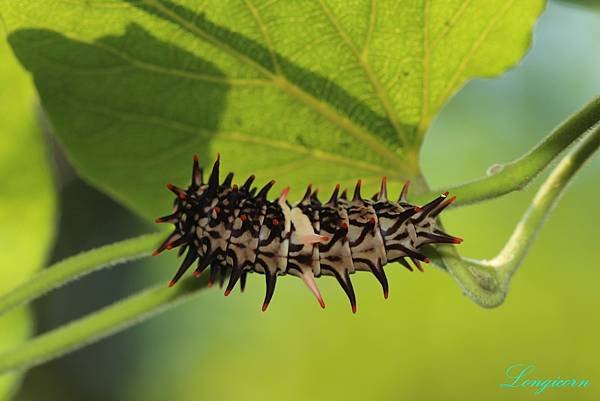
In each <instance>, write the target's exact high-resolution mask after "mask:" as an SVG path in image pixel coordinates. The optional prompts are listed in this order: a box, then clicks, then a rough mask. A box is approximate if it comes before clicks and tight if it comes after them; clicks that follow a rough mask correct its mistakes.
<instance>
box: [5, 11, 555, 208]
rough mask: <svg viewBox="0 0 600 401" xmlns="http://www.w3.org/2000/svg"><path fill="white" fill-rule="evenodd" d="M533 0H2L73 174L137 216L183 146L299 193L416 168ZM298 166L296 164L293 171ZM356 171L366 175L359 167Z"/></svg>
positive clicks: (521, 24)
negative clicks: (458, 96)
mask: <svg viewBox="0 0 600 401" xmlns="http://www.w3.org/2000/svg"><path fill="white" fill-rule="evenodd" d="M543 3H544V1H543V0H529V1H516V0H477V1H467V0H450V1H443V2H442V1H427V0H421V1H415V0H410V1H409V0H401V1H384V2H376V1H375V0H372V1H370V2H369V1H350V2H349V1H342V0H338V1H331V0H330V1H325V0H321V1H301V2H270V1H269V2H267V1H265V2H259V1H252V0H245V1H240V2H237V1H236V2H233V1H211V2H202V3H201V4H200V3H199V2H197V1H191V0H188V1H178V2H177V3H175V2H172V1H169V0H141V1H126V0H120V1H119V0H114V1H82V0H73V1H57V0H44V1H36V2H31V1H27V0H0V5H1V7H0V9H1V10H2V11H1V12H2V17H3V19H4V20H5V22H6V25H7V27H8V30H9V32H10V42H11V44H12V46H13V48H14V50H15V52H16V54H17V55H18V57H19V58H20V60H21V62H22V63H23V64H24V65H25V66H26V68H27V69H29V70H30V71H31V72H32V73H33V74H34V77H35V82H36V85H37V88H38V91H39V93H40V95H41V98H42V100H43V103H44V106H45V108H46V110H47V111H48V113H49V115H50V117H51V120H52V122H53V124H54V126H55V129H56V132H57V133H58V135H59V136H60V139H61V141H62V143H63V145H64V147H65V148H66V150H67V152H68V154H69V156H70V158H71V160H72V162H73V164H74V165H75V166H76V168H77V169H78V171H79V172H80V173H81V174H82V175H83V176H84V177H86V178H88V179H89V180H90V181H91V182H93V183H94V184H96V185H97V186H99V187H101V188H103V189H104V190H105V191H107V192H108V193H110V194H112V195H113V196H115V197H116V198H118V199H120V200H121V201H123V202H124V203H126V204H127V205H129V206H130V207H132V208H133V209H135V210H137V211H139V212H141V213H142V214H143V215H145V216H155V215H156V214H159V213H162V212H165V209H166V206H167V205H168V203H169V201H168V198H170V195H169V194H168V193H167V192H166V191H164V190H163V187H162V186H163V185H164V183H165V182H167V181H174V182H176V183H181V184H183V183H184V182H186V181H187V177H188V169H189V164H190V160H191V156H192V154H193V153H196V152H200V154H201V157H202V160H203V162H204V163H205V164H207V163H209V162H210V161H211V159H212V157H214V154H215V153H216V152H220V153H221V154H222V155H223V156H224V165H225V167H226V168H228V169H231V170H233V171H236V172H238V173H241V174H249V173H256V174H257V176H258V178H259V179H260V180H262V181H264V180H267V179H271V178H277V179H278V180H279V182H281V183H282V184H290V185H292V189H293V190H295V191H296V194H298V193H299V192H300V191H302V190H303V186H304V185H306V183H307V182H308V181H312V182H314V183H316V184H319V185H323V186H327V185H332V184H334V183H335V182H342V183H343V184H350V183H351V182H352V181H354V180H355V179H356V178H358V177H362V178H365V177H366V178H368V181H367V183H368V184H370V185H372V184H373V183H374V182H375V177H378V176H380V175H384V174H386V175H388V176H390V177H391V178H392V179H396V180H398V179H401V178H406V177H411V176H414V175H416V174H417V173H418V171H419V166H418V150H419V148H420V144H421V141H422V139H423V135H424V133H425V131H426V129H427V127H428V125H429V123H430V121H431V119H432V118H433V117H434V116H435V114H436V113H437V112H438V111H439V109H440V107H442V105H443V104H444V103H445V102H446V101H447V100H448V98H449V97H450V96H451V95H452V94H453V93H454V92H455V91H457V90H458V89H459V88H460V87H461V86H462V85H463V84H464V83H465V81H466V80H467V79H468V78H470V77H473V76H493V75H496V74H499V73H501V72H503V71H505V70H506V69H507V68H509V67H510V66H512V65H514V64H515V63H517V62H518V60H519V59H520V58H521V57H522V55H523V53H524V51H525V50H526V48H527V46H528V44H529V42H530V37H531V28H532V25H533V23H534V21H535V19H536V18H537V16H538V15H539V13H540V11H541V9H542V7H543ZM299 171H301V173H300V174H299V173H298V172H299ZM369 178H370V179H369Z"/></svg>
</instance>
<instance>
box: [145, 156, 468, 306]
mask: <svg viewBox="0 0 600 401" xmlns="http://www.w3.org/2000/svg"><path fill="white" fill-rule="evenodd" d="M219 166H220V159H219V157H218V156H217V160H216V161H215V163H214V165H213V168H212V172H211V174H210V177H209V179H208V182H207V183H204V181H203V175H202V169H201V168H200V166H199V164H198V156H194V164H193V169H192V183H191V185H190V186H189V187H188V188H187V189H182V188H178V187H175V186H174V185H171V184H167V188H168V189H169V190H170V191H172V192H173V193H175V195H176V196H177V197H176V198H175V201H174V206H173V213H172V214H170V215H168V216H165V217H160V218H158V219H156V222H157V223H172V224H174V225H175V231H174V232H173V233H172V234H171V235H169V237H168V238H167V239H166V240H165V241H164V242H163V243H162V244H161V245H160V246H159V247H158V248H157V249H156V250H155V251H154V253H153V255H157V254H159V253H160V252H162V251H163V250H165V249H173V248H176V247H181V248H180V250H179V255H180V256H181V255H182V254H183V253H184V252H185V251H186V250H187V254H186V256H185V258H184V259H183V262H182V263H181V266H180V267H179V270H178V271H177V273H176V274H175V276H174V277H173V279H172V280H171V281H170V282H169V286H173V285H174V284H175V283H176V282H177V281H178V280H179V279H180V278H181V277H182V276H183V274H184V273H185V272H186V271H187V270H188V269H189V268H190V266H191V265H192V264H193V263H194V262H195V261H196V260H198V262H197V267H196V269H195V271H194V275H195V276H199V275H200V274H201V273H202V272H203V271H204V270H205V269H206V268H207V267H209V266H210V278H209V284H208V285H209V287H210V286H212V284H213V283H214V282H215V280H216V279H217V277H218V276H219V275H220V280H221V285H223V284H224V280H225V277H226V276H227V274H228V273H229V282H228V284H227V288H226V289H225V295H229V293H230V292H231V290H232V289H233V287H234V286H235V284H236V283H237V282H238V281H240V287H241V290H242V291H243V290H244V287H245V283H246V275H247V274H248V272H257V273H261V274H264V275H265V280H266V287H267V289H266V295H265V299H264V302H263V307H262V310H263V311H264V310H266V309H267V307H268V305H269V302H270V301H271V298H272V297H273V293H274V291H275V283H276V280H277V277H278V276H281V275H285V274H292V275H295V276H297V277H300V278H302V280H303V281H304V283H306V285H307V286H308V288H309V289H310V290H311V291H312V293H313V294H314V295H315V297H316V298H317V300H318V301H319V304H320V305H321V307H323V308H324V307H325V303H324V302H323V298H322V296H321V294H320V292H319V289H318V287H317V284H316V282H315V277H320V276H322V275H332V276H335V278H336V279H337V281H338V282H339V284H340V285H341V287H342V288H343V290H344V292H345V293H346V295H347V296H348V299H349V300H350V305H351V306H352V312H354V313H356V297H355V294H354V289H353V287H352V282H351V281H350V274H352V273H354V272H355V271H357V270H363V271H370V272H372V273H373V274H374V275H375V277H376V278H377V280H378V281H379V282H380V284H381V286H382V288H383V295H384V297H385V298H387V296H388V281H387V278H386V276H385V272H384V270H383V268H384V266H385V265H386V264H387V263H391V262H396V261H397V262H400V263H401V264H402V265H403V266H404V267H406V268H407V269H409V270H411V271H412V270H413V269H412V267H411V266H410V265H409V264H408V262H407V261H406V258H408V259H410V260H411V261H412V262H413V263H414V265H415V266H416V267H417V268H418V269H419V270H420V271H423V269H422V267H421V263H420V262H425V263H429V259H428V258H427V257H426V256H425V255H423V254H422V253H421V252H419V248H420V247H421V246H423V245H426V244H433V243H448V244H460V243H461V242H462V239H460V238H457V237H453V236H450V235H448V234H446V233H445V232H443V231H442V230H441V229H440V228H439V227H437V226H436V217H437V216H438V215H439V214H440V212H442V210H444V209H445V208H446V207H447V206H449V205H450V204H451V203H452V202H453V201H454V199H455V197H452V198H447V196H448V193H447V192H446V193H444V194H442V195H440V196H439V197H437V198H436V199H434V200H432V201H431V202H429V203H428V204H426V205H425V206H422V207H419V206H414V205H411V204H410V203H408V201H407V191H408V185H409V182H406V184H404V187H403V188H402V192H401V193H400V198H399V199H398V201H397V202H393V201H391V200H389V199H388V194H387V183H386V178H385V177H383V179H382V181H381V188H380V190H379V192H378V193H377V194H375V195H374V196H373V197H372V199H363V198H362V196H361V194H360V190H361V181H360V180H358V182H357V183H356V187H355V189H354V195H353V197H352V199H351V200H348V198H347V195H346V191H345V190H344V191H343V192H342V194H341V195H340V194H339V190H340V187H339V185H337V186H336V187H335V190H334V191H333V194H332V195H331V198H330V199H329V201H328V202H327V203H324V204H322V203H321V202H320V201H319V199H318V197H317V192H318V190H314V191H313V190H312V188H311V186H310V185H309V186H308V188H307V190H306V193H305V194H304V197H303V198H302V200H301V201H300V202H299V203H298V204H297V205H295V206H292V205H290V203H288V201H287V195H288V191H289V188H286V189H284V190H283V192H282V193H281V195H280V196H279V198H278V199H277V200H275V201H269V200H268V199H267V194H268V192H269V190H270V189H271V187H272V186H273V185H274V184H275V181H270V182H269V183H267V184H266V185H265V186H264V187H262V189H260V191H258V190H257V189H256V188H255V187H252V183H253V181H254V176H253V175H252V176H250V177H249V178H248V179H247V180H246V182H245V183H244V184H243V185H242V186H241V187H238V186H237V185H232V181H233V173H229V174H228V175H227V177H226V178H225V180H224V181H223V183H220V182H219Z"/></svg>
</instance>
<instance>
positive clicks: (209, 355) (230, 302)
mask: <svg viewBox="0 0 600 401" xmlns="http://www.w3.org/2000/svg"><path fill="white" fill-rule="evenodd" d="M581 4H585V2H581ZM599 37H600V10H599V9H598V7H586V6H584V5H583V6H582V5H572V4H565V3H561V2H550V3H549V5H548V7H547V9H546V11H545V12H544V14H543V15H542V17H541V19H540V20H539V23H538V24H537V26H536V28H535V32H534V44H533V48H532V50H531V51H530V52H529V53H528V54H527V56H526V57H525V59H524V60H523V62H522V63H521V64H520V65H519V66H518V67H517V68H515V69H514V70H512V71H510V72H508V73H507V74H505V75H503V76H502V77H500V78H497V79H493V80H475V81H473V82H471V83H470V84H468V85H467V87H466V88H465V89H464V90H462V91H461V92H460V93H459V94H458V95H457V96H455V97H454V98H453V99H452V100H451V101H450V103H449V104H448V105H447V106H446V107H445V109H444V110H443V112H442V113H441V114H440V115H439V116H438V118H437V120H436V121H435V122H434V124H433V126H432V127H431V130H430V133H429V135H428V136H427V139H426V143H425V147H424V150H423V154H422V165H423V169H424V171H425V175H426V177H427V178H428V180H429V182H430V184H431V185H432V186H433V187H436V188H439V187H443V186H444V185H448V184H454V183H459V182H462V181H465V180H468V179H471V178H475V177H479V176H481V175H483V174H485V171H486V169H487V168H488V167H489V166H490V165H492V164H494V163H498V162H500V163H501V162H506V161H509V160H512V159H514V158H515V157H518V156H519V155H521V154H523V153H524V152H525V151H527V150H528V149H529V148H531V147H532V146H533V145H534V144H535V143H536V142H537V141H538V140H540V139H541V138H542V137H543V136H544V135H545V134H546V133H547V132H548V131H549V130H551V129H552V128H553V127H554V126H555V125H556V124H558V123H559V122H560V121H561V120H562V119H564V118H565V117H566V116H567V115H569V114H570V113H572V112H573V111H575V110H576V109H578V108H579V107H580V106H582V105H583V104H584V103H586V102H587V101H588V100H590V99H591V98H592V97H594V96H597V95H598V94H599V93H600V74H598V71H599V66H600V41H599V40H598V38H599ZM53 153H54V155H55V156H54V157H55V159H56V164H57V167H58V168H57V172H58V178H57V180H58V185H60V188H61V192H60V222H59V227H58V230H59V231H58V234H57V243H56V244H55V248H54V250H53V254H52V260H54V261H56V260H60V259H62V258H64V257H66V256H69V255H72V254H74V253H76V252H78V251H81V250H85V249H89V248H91V247H94V246H98V245H101V244H105V243H108V242H112V241H115V240H119V239H123V238H126V237H128V236H132V235H136V234H139V233H144V232H148V231H150V230H152V229H153V227H151V226H149V225H148V224H146V223H144V222H142V221H140V220H139V219H138V218H137V217H135V216H134V215H132V214H131V213H129V212H128V211H126V210H124V209H123V208H122V207H120V206H119V205H117V204H115V203H114V202H113V201H112V200H110V199H109V198H107V197H106V196H104V195H102V194H100V193H98V192H97V191H95V190H94V189H92V188H90V187H89V186H87V185H86V184H84V183H83V182H82V181H80V180H79V179H77V178H76V176H75V175H74V174H73V173H72V171H71V170H70V169H69V167H68V165H67V164H66V162H65V161H64V159H63V157H62V156H61V154H60V150H59V149H58V148H57V147H56V146H53ZM599 176H600V158H598V157H596V158H595V159H594V160H593V161H592V162H591V163H590V164H588V165H587V166H586V168H585V169H584V170H583V171H582V172H581V173H580V174H579V175H578V176H577V178H576V180H575V182H574V183H573V184H572V185H571V186H570V188H569V190H568V192H567V193H566V195H565V196H564V197H563V199H562V201H561V202H560V204H559V206H558V208H557V209H556V210H555V212H554V214H553V215H552V217H551V219H550V220H549V221H548V223H547V225H546V227H545V228H544V229H543V230H542V232H541V235H540V237H539V239H538V241H537V242H536V243H535V245H534V247H533V249H532V251H531V252H530V254H529V255H528V257H527V259H526V261H525V263H524V265H523V267H522V270H520V271H519V272H518V274H517V276H516V277H515V280H514V281H513V284H512V288H511V291H510V293H509V295H508V298H507V301H506V302H505V304H504V305H502V306H501V307H499V308H497V309H493V310H485V309H482V308H480V307H478V306H476V305H475V304H474V303H472V302H471V301H470V300H469V299H468V298H466V297H464V296H462V295H461V293H460V290H459V289H458V287H457V286H456V285H455V283H454V281H453V280H452V279H451V278H450V277H449V276H448V275H447V274H445V273H443V272H441V271H439V270H437V269H434V268H429V269H427V271H426V272H425V273H424V274H421V273H418V272H415V273H410V272H408V271H406V270H405V269H403V268H401V267H399V266H391V267H390V268H388V270H387V271H388V272H389V273H388V278H389V280H390V283H391V295H390V298H389V299H388V300H387V301H385V300H383V299H382V298H381V291H380V288H379V287H378V283H377V282H376V280H374V279H373V277H371V276H369V275H367V274H358V275H355V276H354V277H353V281H354V282H355V288H356V289H357V296H358V301H359V312H358V314H357V315H352V314H351V313H350V312H349V310H348V305H347V300H346V299H345V296H344V294H343V292H342V291H341V290H340V289H339V287H338V285H337V284H336V283H335V281H334V280H329V279H327V278H325V279H323V280H321V282H323V284H321V282H320V283H319V284H320V286H321V289H322V292H323V294H324V296H325V297H326V301H327V309H325V310H324V311H322V310H320V308H319V307H318V305H317V304H316V303H315V302H314V299H312V297H311V295H310V294H309V292H308V291H306V289H305V288H304V286H303V284H302V283H301V282H300V281H299V280H295V279H286V280H281V281H280V282H279V284H278V289H277V291H276V294H275V298H274V300H273V302H272V304H271V306H270V308H269V311H268V313H262V312H261V311H260V305H261V301H262V296H263V292H264V278H263V277H262V276H257V275H253V276H250V278H249V282H248V290H247V292H246V293H244V294H243V295H242V294H240V293H239V292H237V291H236V292H235V293H234V295H232V296H231V297H229V298H224V297H223V295H222V291H219V290H218V289H216V290H215V289H213V290H206V291H204V293H203V294H202V295H201V296H200V297H198V298H196V299H195V300H194V301H192V302H189V303H187V304H185V305H182V306H179V307H177V308H176V309H174V310H172V311H170V312H168V313H166V314H164V315H161V316H159V317H158V318H155V319H153V320H151V321H149V322H145V323H143V324H141V325H139V326H136V327H135V328H133V329H130V330H128V331H126V332H124V333H120V334H118V335H116V336H113V337H111V338H109V339H107V340H104V341H102V342H100V343H98V344H94V345H92V346H90V347H87V348H85V349H83V350H81V351H78V352H76V353H74V354H71V355H68V356H66V357H63V358H61V359H59V360H56V361H53V362H50V363H47V364H45V365H43V366H41V367H38V368H35V369H33V370H31V371H30V372H29V373H28V374H27V376H26V378H25V381H24V383H23V387H22V388H21V390H20V392H19V393H18V394H17V396H16V399H17V400H19V401H33V400H48V401H54V400H57V401H58V400H61V401H70V400H89V401H94V400H128V401H129V400H148V401H154V400H157V401H158V400H182V401H187V400H190V401H191V400H227V401H235V400H264V401H267V400H277V401H281V400H308V399H310V400H313V401H318V400H333V399H340V400H348V401H350V400H357V401H358V400H360V401H364V400H397V399H415V398H419V399H425V400H430V399H431V400H434V399H445V400H448V399H450V400H453V399H457V400H458V399H487V400H500V399H502V400H504V399H515V400H527V399H532V398H534V397H540V396H534V394H533V390H530V389H511V390H507V389H501V388H500V387H499V384H500V383H503V382H505V381H506V379H505V377H504V370H505V368H506V367H507V366H509V365H511V364H514V363H531V364H535V365H536V366H537V371H536V376H538V377H542V378H556V377H561V378H571V377H575V378H580V379H583V378H585V379H588V380H590V382H591V385H590V386H589V387H588V388H587V389H585V390H573V389H548V390H547V391H546V392H545V394H544V395H543V397H545V398H546V399H552V400H597V399H600V390H599V388H600V387H598V385H597V383H598V379H599V378H600V364H598V357H599V356H600V350H599V341H600V340H599V339H600V323H599V322H598V318H597V317H594V316H595V315H596V314H597V312H594V311H597V310H598V307H599V306H600V297H599V296H598V290H597V288H596V284H597V283H598V282H600V269H599V266H598V262H597V261H598V260H600V248H599V247H598V246H597V243H598V238H597V235H598V226H597V224H598V223H599V221H600V219H599V217H600V211H599V210H598V207H597V204H598V202H597V199H598V197H599V196H600V185H598V184H599V181H598V177H599ZM541 179H543V177H541V178H540V179H537V180H536V182H535V185H532V186H531V187H530V188H529V189H528V190H526V191H523V192H521V193H516V194H511V195H509V196H506V197H504V198H502V199H499V200H494V201H491V202H488V203H485V204H482V205H478V206H473V207H468V208H463V209H459V210H456V211H451V212H448V213H446V216H445V220H444V222H445V224H446V226H447V228H448V231H449V232H450V233H452V234H455V235H459V236H461V237H464V238H465V239H466V240H465V242H464V244H463V245H461V252H462V253H463V254H464V255H467V256H470V257H478V258H491V257H493V256H494V255H495V254H496V253H497V252H498V251H499V249H500V248H501V247H502V245H503V243H504V242H505V241H506V239H507V238H508V236H509V234H510V232H511V231H512V229H513V227H514V225H515V224H516V222H517V221H518V219H519V218H520V217H521V214H522V213H523V212H524V210H525V209H526V207H527V206H528V203H529V202H530V200H531V198H532V196H533V194H534V193H535V189H536V187H537V185H538V184H539V182H541ZM176 266H177V261H176V260H175V258H174V256H173V255H169V256H163V257H161V258H156V259H152V260H145V261H143V262H140V263H131V264H129V265H128V266H125V267H119V268H118V269H113V270H110V269H109V270H105V271H101V272H99V273H95V274H94V275H92V276H90V277H87V278H85V279H83V280H80V281H77V282H75V283H73V284H71V285H69V286H67V287H65V288H63V289H61V290H60V291H58V292H56V293H53V294H50V295H48V296H46V297H43V298H42V299H40V300H39V301H37V302H36V303H35V313H36V316H37V319H38V320H37V326H38V328H37V330H38V331H40V332H43V331H46V330H49V329H52V328H54V327H57V326H58V325H61V324H63V323H65V322H67V321H69V320H71V319H73V318H76V317H78V316H82V315H84V314H86V313H88V312H90V311H93V310H95V309H97V308H99V307H101V306H103V305H106V304H109V303H110V302H112V301H114V300H116V299H118V298H121V297H124V296H126V295H128V294H131V293H132V292H134V291H136V290H139V289H142V288H144V287H146V286H148V285H150V284H151V283H156V282H160V281H164V282H165V283H166V282H167V280H168V279H169V278H170V277H171V274H172V272H173V271H174V269H175V268H176Z"/></svg>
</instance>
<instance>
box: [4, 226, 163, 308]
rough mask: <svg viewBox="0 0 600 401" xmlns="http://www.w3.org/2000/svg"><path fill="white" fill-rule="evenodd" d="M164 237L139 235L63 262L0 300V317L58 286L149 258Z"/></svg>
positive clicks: (159, 235)
mask: <svg viewBox="0 0 600 401" xmlns="http://www.w3.org/2000/svg"><path fill="white" fill-rule="evenodd" d="M164 236H165V234H164V233H161V232H159V233H155V234H147V235H142V236H139V237H136V238H131V239H127V240H124V241H120V242H116V243H114V244H110V245H106V246H103V247H100V248H96V249H92V250H91V251H87V252H82V253H80V254H78V255H75V256H71V257H69V258H67V259H64V260H62V261H60V262H58V263H56V264H54V265H52V266H50V267H48V268H47V269H44V270H42V271H41V272H39V273H37V274H36V275H35V276H33V277H32V278H31V279H29V280H27V281H26V282H24V283H22V284H21V285H19V286H18V287H16V288H15V289H13V290H12V291H10V292H8V293H6V294H4V295H1V296H0V314H3V313H6V312H7V311H9V310H10V309H13V308H15V307H17V306H19V305H22V304H25V303H28V302H31V301H32V300H34V299H36V298H38V297H40V296H42V295H43V294H45V293H47V292H49V291H51V290H53V289H55V288H57V287H60V286H61V285H63V284H65V283H68V282H69V281H72V280H75V279H77V278H79V277H82V276H85V275H86V274H89V273H91V272H93V271H96V270H100V269H102V268H105V267H109V266H114V265H117V264H121V263H125V262H128V261H130V260H135V259H139V258H142V257H144V256H149V255H150V251H151V248H152V247H153V246H155V245H156V244H157V243H158V242H159V241H160V240H161V239H162V238H163V237H164Z"/></svg>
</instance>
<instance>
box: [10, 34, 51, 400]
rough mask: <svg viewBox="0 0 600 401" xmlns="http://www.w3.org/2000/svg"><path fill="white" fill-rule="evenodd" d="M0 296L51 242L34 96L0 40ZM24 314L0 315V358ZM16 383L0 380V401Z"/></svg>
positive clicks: (36, 264) (27, 324)
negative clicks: (0, 185) (0, 184)
mask: <svg viewBox="0 0 600 401" xmlns="http://www.w3.org/2000/svg"><path fill="white" fill-rule="evenodd" d="M0 60H2V62H0V110H1V111H0V113H1V115H2V117H1V118H0V138H2V139H1V141H0V143H1V146H0V182H2V187H1V188H0V294H3V293H4V292H6V291H8V290H10V289H12V288H14V287H15V286H17V285H18V284H21V283H22V282H24V281H26V280H27V278H28V277H30V276H31V275H32V274H33V273H34V272H35V271H36V270H37V269H39V268H40V267H41V266H42V263H43V262H44V258H45V256H46V252H47V250H48V247H49V245H50V243H51V240H52V233H53V228H54V209H55V196H54V189H53V185H52V180H51V175H50V171H49V166H48V163H47V160H46V156H47V155H46V153H45V147H44V145H43V142H42V138H41V132H40V130H39V129H38V127H37V124H36V115H35V114H36V113H35V103H36V102H35V100H36V96H35V91H34V90H33V85H32V84H31V80H30V78H29V76H28V75H27V74H26V73H25V71H23V70H22V68H21V67H20V66H19V65H18V63H17V61H16V60H15V59H14V58H13V56H12V54H11V52H10V49H9V47H8V45H7V43H6V41H5V40H4V38H3V37H1V38H0ZM32 323H33V322H32V317H31V316H30V313H29V310H28V309H25V308H23V309H18V310H15V311H12V312H10V313H8V314H6V315H3V316H0V353H2V352H3V351H5V350H7V349H8V348H11V347H16V346H18V345H19V344H20V343H22V342H23V341H24V340H25V339H27V338H28V337H29V336H30V335H31V332H32V329H33V324H32ZM19 379H20V375H18V374H10V375H4V376H0V400H5V399H9V398H10V395H11V393H12V392H13V391H14V389H15V388H16V385H17V383H18V381H19Z"/></svg>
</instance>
